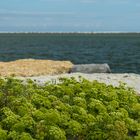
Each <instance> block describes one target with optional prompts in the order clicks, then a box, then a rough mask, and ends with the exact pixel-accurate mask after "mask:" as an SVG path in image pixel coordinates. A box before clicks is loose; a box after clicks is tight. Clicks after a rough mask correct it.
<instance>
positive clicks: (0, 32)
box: [0, 31, 140, 34]
mask: <svg viewBox="0 0 140 140" xmlns="http://www.w3.org/2000/svg"><path fill="white" fill-rule="evenodd" d="M0 34H140V32H121V31H120V32H119V31H118V32H117V31H116V32H2V31H0Z"/></svg>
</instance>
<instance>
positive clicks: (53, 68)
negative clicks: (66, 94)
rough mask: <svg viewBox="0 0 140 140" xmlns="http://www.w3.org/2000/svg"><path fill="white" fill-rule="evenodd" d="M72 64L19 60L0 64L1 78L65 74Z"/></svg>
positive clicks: (66, 62) (68, 62)
mask: <svg viewBox="0 0 140 140" xmlns="http://www.w3.org/2000/svg"><path fill="white" fill-rule="evenodd" d="M72 66H73V64H72V63H71V62H70V61H53V60H36V59H21V60H16V61H11V62H0V75H1V76H12V75H14V76H23V77H27V76H40V75H55V74H62V73H67V72H68V71H69V70H70V69H71V68H72Z"/></svg>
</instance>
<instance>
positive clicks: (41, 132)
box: [0, 78, 140, 140]
mask: <svg viewBox="0 0 140 140" xmlns="http://www.w3.org/2000/svg"><path fill="white" fill-rule="evenodd" d="M116 139H118V140H125V139H127V140H131V139H132V140H133V139H134V140H139V139H140V96H138V95H137V94H136V93H135V91H134V90H133V89H131V88H128V87H126V85H125V84H122V83H121V84H120V86H119V87H113V86H112V85H108V86H107V85H106V84H104V83H98V82H97V81H93V82H90V81H88V80H85V79H83V78H80V79H79V81H77V80H75V79H74V78H71V79H66V78H62V79H60V82H59V83H55V82H53V83H46V84H45V85H44V86H40V85H38V84H35V82H33V81H31V80H28V81H27V82H26V83H24V84H23V82H22V81H21V80H17V79H13V78H6V79H0V140H116Z"/></svg>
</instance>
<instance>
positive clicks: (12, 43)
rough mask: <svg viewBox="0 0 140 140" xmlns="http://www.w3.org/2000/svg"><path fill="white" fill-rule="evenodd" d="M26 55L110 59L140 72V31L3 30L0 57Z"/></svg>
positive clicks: (117, 68) (119, 68) (115, 66)
mask: <svg viewBox="0 0 140 140" xmlns="http://www.w3.org/2000/svg"><path fill="white" fill-rule="evenodd" d="M22 58H36V59H53V60H70V61H72V62H73V63H74V64H86V63H88V64H89V63H108V64H109V65H110V67H111V70H112V72H114V73H115V72H120V73H123V72H133V73H139V74H140V34H138V33H133V34H76V33H75V34H74V33H73V34H65V33H63V34H49V33H43V34H39V33H34V34H31V33H30V34H2V33H1V34H0V61H11V60H16V59H22Z"/></svg>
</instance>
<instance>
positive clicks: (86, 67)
mask: <svg viewBox="0 0 140 140" xmlns="http://www.w3.org/2000/svg"><path fill="white" fill-rule="evenodd" d="M74 72H81V73H110V72H111V70H110V67H109V65H108V64H81V65H74V66H73V67H72V69H71V70H70V73H74Z"/></svg>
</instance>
